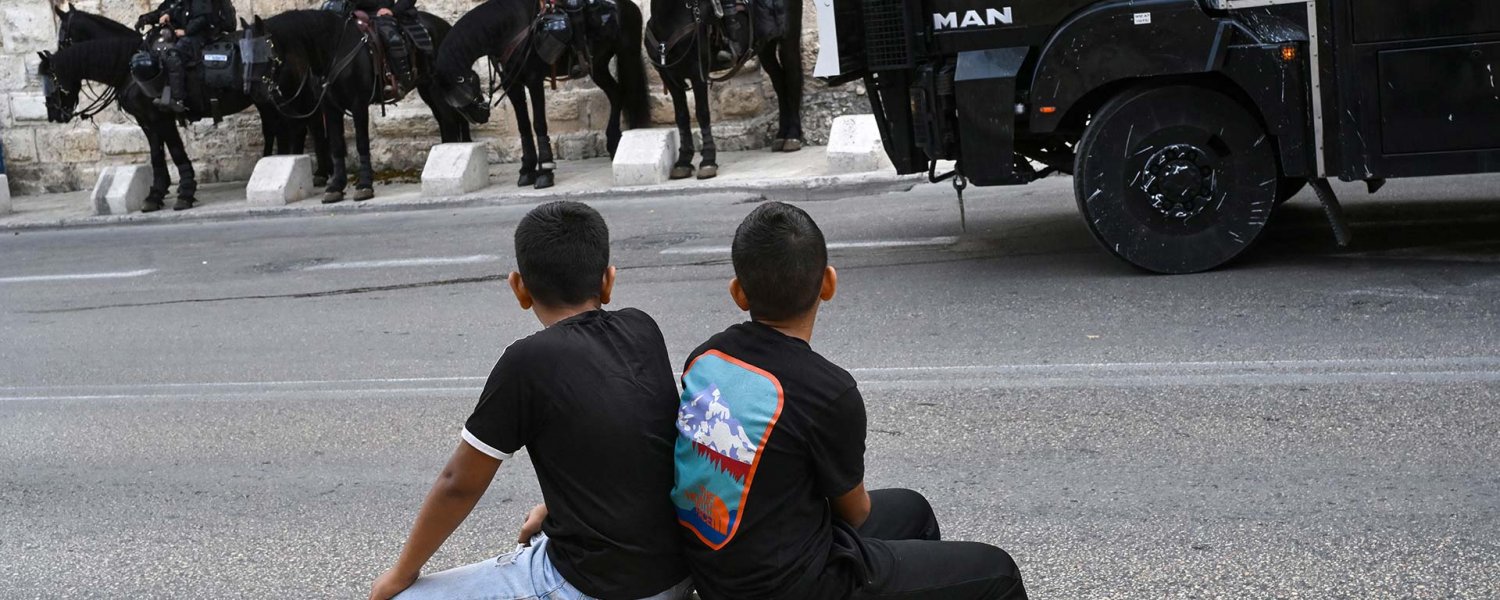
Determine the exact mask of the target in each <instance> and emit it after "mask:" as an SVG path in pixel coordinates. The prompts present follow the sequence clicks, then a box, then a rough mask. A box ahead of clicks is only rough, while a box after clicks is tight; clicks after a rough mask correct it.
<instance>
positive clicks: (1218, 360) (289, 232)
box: [0, 177, 1500, 598]
mask: <svg viewBox="0 0 1500 600" xmlns="http://www.w3.org/2000/svg"><path fill="white" fill-rule="evenodd" d="M1070 189H1071V188H1070V186H1069V182H1068V181H1066V180H1058V181H1051V182H1042V183H1040V184H1038V185H1034V186H1032V187H1029V188H1022V189H1013V190H999V191H996V190H971V192H970V194H969V203H968V209H969V210H968V226H969V227H968V231H967V232H961V231H959V227H958V219H957V208H956V204H955V202H954V200H953V198H952V194H951V191H948V190H946V189H944V188H940V187H923V188H919V189H918V190H917V191H914V192H911V193H905V194H893V195H887V196H878V197H857V198H844V199H837V200H824V201H817V202H807V203H805V204H804V206H805V207H806V208H807V209H808V210H809V211H810V212H811V213H812V214H813V215H814V217H815V218H817V219H818V221H819V222H820V223H821V225H822V227H823V229H824V231H825V233H826V234H827V236H828V238H829V239H830V241H832V242H835V243H836V247H835V249H834V251H833V260H834V262H835V265H836V266H837V267H839V268H840V273H841V282H842V288H841V291H840V294H839V296H838V297H837V298H835V301H834V302H833V303H831V304H829V305H828V306H827V307H826V310H825V312H824V313H823V316H822V318H821V322H820V324H819V330H818V333H817V337H816V338H815V340H814V345H815V347H816V348H817V349H818V350H819V351H821V352H823V353H824V354H825V355H827V356H828V357H830V358H832V359H833V360H834V361H836V362H839V363H841V364H843V365H845V366H846V367H849V368H850V369H851V370H852V371H853V372H854V374H855V376H856V377H857V378H858V379H860V380H861V382H862V388H863V389H864V390H865V397H866V400H867V403H868V408H869V414H870V428H871V431H870V436H869V441H870V445H869V452H868V456H867V463H868V465H869V466H868V479H869V483H870V484H871V485H872V486H873V487H885V486H903V487H912V488H916V489H918V490H921V491H923V492H924V493H926V494H927V495H928V497H929V498H931V499H932V501H933V503H934V505H935V506H936V508H937V511H938V513H939V517H940V518H941V520H942V521H943V524H944V528H945V534H946V535H947V536H948V537H950V538H953V539H975V540H983V541H987V542H991V543H995V544H997V545H1000V546H1002V547H1005V548H1007V549H1008V550H1010V551H1011V552H1012V554H1013V555H1014V556H1015V557H1016V559H1017V561H1018V562H1019V563H1020V565H1021V567H1022V570H1023V573H1024V575H1025V577H1026V579H1027V587H1028V588H1029V589H1030V591H1031V593H1032V597H1033V598H1293V597H1297V598H1495V597H1497V596H1500V571H1497V570H1496V566H1495V565H1497V564H1500V534H1497V532H1500V471H1497V465H1500V441H1497V440H1500V198H1497V195H1500V193H1497V190H1500V179H1497V178H1493V177H1490V178H1458V179H1445V180H1433V181H1424V182H1393V183H1392V184H1391V185H1390V186H1389V188H1388V189H1387V190H1386V191H1385V192H1383V193H1382V194H1381V195H1380V196H1377V197H1374V198H1364V197H1361V196H1360V195H1359V194H1357V193H1355V192H1356V188H1352V187H1344V188H1341V191H1342V192H1343V193H1344V195H1345V196H1346V197H1347V198H1346V199H1347V203H1348V204H1347V208H1348V211H1349V216H1350V218H1351V220H1352V221H1353V222H1354V224H1355V227H1354V228H1355V234H1356V236H1357V241H1356V244H1355V246H1354V247H1352V248H1349V249H1344V250H1340V249H1337V248H1335V247H1333V244H1332V241H1331V235H1330V234H1329V232H1328V230H1327V227H1326V225H1325V224H1324V223H1323V222H1322V221H1321V213H1320V212H1319V211H1318V210H1317V207H1316V205H1315V204H1314V203H1313V202H1312V201H1311V200H1310V199H1308V198H1305V197H1304V198H1302V199H1299V200H1298V201H1297V202H1295V203H1293V204H1290V205H1287V206H1286V207H1285V209H1284V210H1282V211H1280V212H1279V213H1278V214H1277V215H1276V217H1275V218H1274V219H1273V222H1272V223H1271V225H1270V228H1269V230H1268V232H1267V234H1266V237H1265V238H1264V239H1263V240H1262V242H1263V243H1262V244H1261V245H1260V246H1259V247H1258V249H1256V250H1255V251H1253V252H1252V253H1251V254H1250V255H1248V256H1247V257H1245V259H1244V260H1242V261H1240V262H1239V263H1237V264H1235V265H1234V266H1233V267H1231V268H1228V269H1224V270H1220V271H1217V272H1213V273H1208V274H1203V275H1196V276H1180V277H1162V276H1150V275H1145V274H1142V273H1139V272H1137V271H1135V270H1133V269H1131V268H1129V267H1127V266H1125V265H1123V264H1122V263H1120V262H1118V261H1116V260H1115V259H1113V258H1111V257H1109V256H1108V255H1107V254H1105V253H1104V252H1103V251H1101V250H1099V249H1097V248H1096V247H1095V245H1094V243H1093V241H1092V240H1091V239H1090V238H1089V235H1088V233H1087V232H1086V230H1085V229H1084V227H1083V225H1082V223H1081V221H1080V220H1079V218H1078V217H1077V216H1076V215H1075V214H1074V210H1073V202H1072V199H1071V197H1070V193H1069V190H1070ZM754 202H755V199H753V198H747V197H690V198H682V197H679V198H668V199H623V198H622V199H615V200H609V201H604V202H599V203H597V204H596V206H597V207H598V208H599V209H600V210H601V211H602V212H603V213H604V214H605V217H606V218H607V219H608V220H609V222H610V225H611V228H612V231H613V239H614V251H615V256H614V262H615V263H616V264H617V265H618V266H619V267H620V268H621V273H620V282H619V287H618V289H617V297H616V305H617V306H637V307H641V308H644V309H646V310H648V311H649V312H651V313H652V314H653V315H655V316H656V318H657V319H658V321H660V323H661V325H662V328H663V330H664V332H665V333H666V337H667V340H668V343H669V346H670V347H671V350H672V352H673V354H674V355H676V356H683V355H684V354H685V353H686V352H687V351H688V350H689V349H691V348H692V347H693V346H695V345H696V344H697V343H699V342H700V341H702V340H703V339H704V338H706V337H707V336H709V335H711V334H712V333H714V332H716V331H718V330H720V329H722V328H723V327H725V326H727V325H729V324H731V323H733V322H735V321H737V320H738V319H740V318H742V317H741V315H739V314H738V313H737V312H736V311H735V310H734V308H733V305H732V304H731V303H730V301H729V299H728V296H727V294H726V292H725V289H726V284H727V280H728V278H729V275H730V266H729V264H728V255H727V252H726V249H727V245H728V243H729V238H730V236H731V235H732V232H733V229H734V225H735V224H736V223H737V222H738V221H739V219H740V218H742V217H743V215H744V214H745V213H747V212H748V211H749V210H750V208H751V206H752V204H753V203H754ZM526 209H527V207H523V206H513V207H494V208H473V209H462V210H455V211H436V212H412V213H393V214H374V215H359V216H347V215H346V216H337V217H306V218H296V219H272V220H262V221H248V222H233V223H196V224H182V225H163V226H133V227H128V226H127V227H114V228H104V229H81V230H65V231H29V232H24V233H20V234H12V233H5V234H4V235H3V236H0V582H4V583H3V586H4V588H3V591H0V596H3V597H6V598H31V597H125V596H133V597H169V598H209V597H212V598H231V597H247V598H269V597H279V598H308V597H361V594H363V593H364V591H365V590H367V589H368V588H367V586H368V582H369V581H370V580H371V579H372V578H373V577H374V576H375V575H377V574H378V573H379V572H380V571H381V570H383V569H384V568H385V567H386V566H388V565H389V564H390V562H391V561H392V560H393V559H394V557H395V555H396V552H397V551H398V549H399V546H400V544H401V542H402V540H403V537H404V535H405V532H406V528H407V527H408V526H409V525H410V523H411V519H412V517H413V515H414V514H415V510H416V508H417V505H418V503H419V501H420V499H421V497H422V495H423V494H424V492H425V491H426V489H427V487H428V485H429V484H430V482H431V480H432V479H433V478H434V477H435V476H436V474H437V470H438V468H439V467H440V466H441V465H442V463H443V461H444V460H445V458H446V457H447V455H448V453H449V452H451V450H452V448H453V447H454V445H455V444H456V443H457V441H458V436H457V433H458V430H459V427H460V426H461V424H462V421H463V419H464V417H466V416H467V414H468V410H469V409H470V408H471V407H472V405H473V403H474V401H475V399H476V397H477V394H478V390H479V388H480V386H481V384H482V383H483V377H484V376H485V375H486V374H487V373H488V370H489V367H490V365H491V364H492V363H493V361H494V359H495V358H496V357H497V356H498V355H499V353H500V352H501V350H502V349H503V348H504V347H505V346H506V344H508V343H509V342H510V341H511V340H513V339H515V338H517V337H520V336H523V335H525V334H527V333H529V332H531V331H533V330H534V329H535V328H536V327H537V323H536V321H535V319H534V318H532V317H531V316H530V315H529V314H527V313H523V312H521V311H520V310H519V309H518V308H517V307H516V306H515V304H514V302H513V300H512V299H510V298H509V296H508V295H507V294H506V293H505V289H504V286H503V283H502V281H501V277H502V276H503V275H504V274H505V273H506V272H508V271H509V269H510V268H511V267H512V264H513V259H512V252H511V248H510V241H509V240H510V235H511V232H512V228H513V227H514V224H515V222H516V221H517V220H518V219H519V217H520V216H521V215H522V214H524V212H525V210H526ZM518 458H519V457H518ZM538 499H539V494H538V492H537V488H536V484H535V482H534V478H533V477H532V474H531V469H530V466H529V464H527V461H525V460H515V461H512V462H510V463H508V464H506V465H505V466H504V467H503V468H502V469H501V473H500V475H499V476H498V477H497V480H496V484H495V485H494V486H493V487H492V488H491V490H490V492H489V494H488V495H487V496H486V497H485V499H484V501H483V503H482V504H481V507H480V508H479V509H478V511H477V512H476V514H475V516H474V517H472V518H471V519H470V521H469V522H468V523H467V524H466V525H465V527H464V528H463V529H462V530H461V531H460V532H459V533H458V534H457V535H456V536H455V538H454V539H453V540H452V541H451V542H450V543H449V545H448V546H447V547H446V548H445V549H444V550H443V551H442V552H441V553H440V554H439V555H438V556H437V557H436V558H435V559H434V562H433V563H432V566H433V567H438V568H446V567H450V566H456V565H459V564H464V563H468V562H473V561H476V560H479V559H482V558H486V557H488V556H493V555H495V554H498V553H500V552H503V551H506V550H508V549H509V548H510V546H511V544H510V543H508V540H511V539H512V536H513V533H514V530H515V528H516V527H517V526H518V525H519V523H520V520H521V515H522V511H523V510H524V509H525V508H526V507H528V506H530V505H531V504H532V503H533V502H535V501H537V500H538Z"/></svg>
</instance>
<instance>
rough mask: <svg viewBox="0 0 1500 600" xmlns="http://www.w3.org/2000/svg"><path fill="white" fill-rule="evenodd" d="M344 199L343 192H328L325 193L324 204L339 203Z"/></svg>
mask: <svg viewBox="0 0 1500 600" xmlns="http://www.w3.org/2000/svg"><path fill="white" fill-rule="evenodd" d="M343 201H344V193H343V192H327V193H325V194H323V204H338V203H340V202H343Z"/></svg>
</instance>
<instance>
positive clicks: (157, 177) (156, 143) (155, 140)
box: [136, 120, 172, 213]
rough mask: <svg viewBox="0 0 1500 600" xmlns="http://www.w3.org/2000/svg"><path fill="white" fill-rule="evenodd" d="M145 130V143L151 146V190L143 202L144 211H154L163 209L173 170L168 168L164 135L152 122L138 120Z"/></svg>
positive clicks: (143, 130) (142, 208)
mask: <svg viewBox="0 0 1500 600" xmlns="http://www.w3.org/2000/svg"><path fill="white" fill-rule="evenodd" d="M136 123H138V124H139V126H141V130H142V132H145V145H147V147H150V148H151V190H150V192H148V193H147V195H145V201H144V202H142V204H141V211H142V213H154V211H157V210H162V205H163V204H162V199H165V198H166V192H168V189H169V187H171V186H172V174H171V171H168V169H166V145H165V142H163V141H162V136H160V135H159V133H156V130H154V129H151V124H148V123H147V121H145V120H136Z"/></svg>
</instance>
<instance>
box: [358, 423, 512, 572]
mask: <svg viewBox="0 0 1500 600" xmlns="http://www.w3.org/2000/svg"><path fill="white" fill-rule="evenodd" d="M499 469H500V461H499V460H498V459H495V458H493V457H491V456H489V455H487V454H485V453H483V452H480V451H478V450H475V449H474V447H473V446H470V445H469V443H468V442H459V444H458V449H457V450H454V451H453V457H452V458H449V459H448V465H447V466H445V467H443V473H442V475H439V476H438V480H437V481H436V482H435V483H433V484H432V491H430V492H428V493H427V499H426V500H425V501H423V502H422V509H421V510H420V511H419V512H418V513H417V522H416V524H414V525H412V528H411V534H410V535H408V536H407V538H406V546H405V547H404V548H402V549H401V557H400V558H399V559H397V560H396V566H394V567H391V569H390V570H389V571H386V572H385V573H384V574H382V575H381V576H380V578H379V579H376V580H375V586H374V588H373V589H372V590H371V591H370V599H371V600H386V599H387V598H390V597H392V596H395V595H396V594H399V593H401V591H402V590H405V589H406V588H408V587H410V586H411V584H412V582H414V581H416V580H417V576H418V575H419V574H420V573H421V572H422V567H423V566H424V565H426V564H427V560H428V559H430V558H432V555H433V554H435V553H436V552H437V550H438V547H440V546H442V545H443V542H445V541H447V540H448V536H450V535H453V532H454V531H455V530H457V529H458V526H459V524H461V523H463V522H464V519H465V518H467V517H468V516H469V512H470V511H472V510H474V505H475V504H478V503H479V499H480V498H481V497H483V496H484V492H485V490H487V489H489V487H490V481H492V480H493V479H494V478H495V471H497V470H499Z"/></svg>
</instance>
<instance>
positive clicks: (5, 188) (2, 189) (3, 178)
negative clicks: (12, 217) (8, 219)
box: [0, 175, 14, 216]
mask: <svg viewBox="0 0 1500 600" xmlns="http://www.w3.org/2000/svg"><path fill="white" fill-rule="evenodd" d="M12 208H14V207H13V206H11V203H10V176H8V175H0V216H3V215H8V214H10V212H11V209H12Z"/></svg>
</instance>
